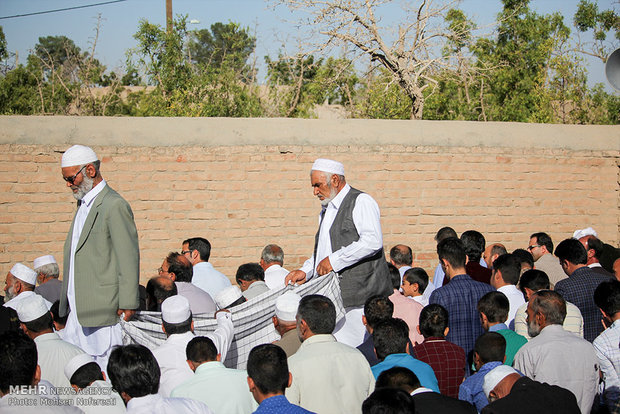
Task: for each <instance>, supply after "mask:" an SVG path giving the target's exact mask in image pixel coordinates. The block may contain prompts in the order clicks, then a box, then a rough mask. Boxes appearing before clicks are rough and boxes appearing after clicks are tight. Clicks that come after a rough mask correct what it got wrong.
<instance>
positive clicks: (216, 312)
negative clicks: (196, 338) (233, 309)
mask: <svg viewBox="0 0 620 414" xmlns="http://www.w3.org/2000/svg"><path fill="white" fill-rule="evenodd" d="M220 312H224V313H230V310H229V309H218V310H217V311H215V314H214V315H213V316H214V317H216V318H217V314H218V313H220Z"/></svg>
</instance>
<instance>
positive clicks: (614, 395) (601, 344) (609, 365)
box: [592, 320, 620, 408]
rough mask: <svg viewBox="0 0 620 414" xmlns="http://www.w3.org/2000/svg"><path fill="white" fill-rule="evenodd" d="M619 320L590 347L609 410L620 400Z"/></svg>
mask: <svg viewBox="0 0 620 414" xmlns="http://www.w3.org/2000/svg"><path fill="white" fill-rule="evenodd" d="M618 344H620V320H616V321H614V323H613V324H612V325H611V326H610V327H609V328H607V329H605V330H604V331H603V332H602V333H601V334H600V335H599V336H597V337H596V339H595V340H594V342H593V343H592V345H593V346H594V351H595V352H596V357H597V358H598V360H599V363H600V364H601V371H603V383H602V384H601V385H604V386H603V387H602V388H603V389H602V390H601V391H602V394H603V396H604V399H605V402H606V403H607V405H608V406H609V407H610V408H611V406H612V405H613V403H615V402H616V401H618V399H619V398H620V347H619V346H618Z"/></svg>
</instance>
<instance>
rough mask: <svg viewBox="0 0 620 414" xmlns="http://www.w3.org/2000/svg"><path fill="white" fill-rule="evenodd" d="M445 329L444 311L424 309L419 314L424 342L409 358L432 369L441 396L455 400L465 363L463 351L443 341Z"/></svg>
mask: <svg viewBox="0 0 620 414" xmlns="http://www.w3.org/2000/svg"><path fill="white" fill-rule="evenodd" d="M449 329H450V328H448V311H447V310H446V308H444V307H443V306H441V305H437V304H432V305H428V306H426V307H424V309H422V313H421V314H420V333H421V334H422V335H423V336H424V342H422V343H421V344H418V345H416V346H415V347H414V348H413V356H414V357H416V358H417V359H419V360H420V361H422V362H426V363H427V364H429V365H430V366H431V368H433V371H434V372H435V376H436V377H437V382H438V383H439V391H440V392H441V393H442V394H443V395H447V396H449V397H453V398H457V397H458V395H459V386H460V385H461V383H462V382H463V379H464V378H465V372H466V364H467V362H466V359H465V351H464V350H463V348H461V347H460V346H458V345H456V344H453V343H452V342H448V341H446V335H447V334H448V330H449Z"/></svg>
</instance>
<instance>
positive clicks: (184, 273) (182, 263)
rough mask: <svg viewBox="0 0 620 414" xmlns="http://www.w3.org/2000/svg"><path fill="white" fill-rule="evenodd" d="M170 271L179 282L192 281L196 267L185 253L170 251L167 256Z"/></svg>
mask: <svg viewBox="0 0 620 414" xmlns="http://www.w3.org/2000/svg"><path fill="white" fill-rule="evenodd" d="M166 263H168V273H174V276H175V277H176V281H177V282H187V283H189V282H191V281H192V278H193V277H194V269H193V268H192V264H191V262H190V261H189V260H188V259H187V257H185V256H184V255H182V254H180V253H177V252H170V253H169V254H168V256H167V257H166Z"/></svg>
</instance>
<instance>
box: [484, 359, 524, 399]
mask: <svg viewBox="0 0 620 414" xmlns="http://www.w3.org/2000/svg"><path fill="white" fill-rule="evenodd" d="M510 374H519V373H518V372H517V371H516V370H515V369H514V368H513V367H511V366H509V365H500V366H498V367H495V368H493V369H492V370H491V371H489V372H487V373H486V375H485V376H484V382H483V384H482V390H483V391H484V395H486V396H487V398H489V394H490V393H491V391H493V388H495V387H497V384H499V383H500V382H501V380H503V379H504V378H506V377H507V376H508V375H510Z"/></svg>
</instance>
